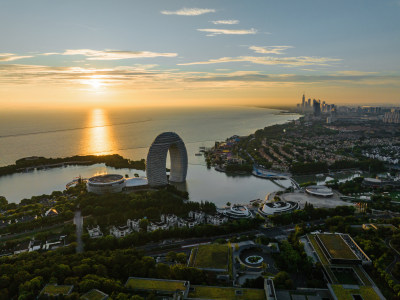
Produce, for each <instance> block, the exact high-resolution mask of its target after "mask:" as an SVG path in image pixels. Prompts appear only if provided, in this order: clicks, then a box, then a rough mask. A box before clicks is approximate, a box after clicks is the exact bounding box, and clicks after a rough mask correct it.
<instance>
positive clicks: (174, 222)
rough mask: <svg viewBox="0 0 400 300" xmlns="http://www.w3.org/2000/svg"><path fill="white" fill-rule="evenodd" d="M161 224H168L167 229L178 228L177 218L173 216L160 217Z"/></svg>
mask: <svg viewBox="0 0 400 300" xmlns="http://www.w3.org/2000/svg"><path fill="white" fill-rule="evenodd" d="M160 218H161V222H164V223H166V224H168V226H169V227H174V226H179V225H178V217H177V216H175V215H161V217H160Z"/></svg>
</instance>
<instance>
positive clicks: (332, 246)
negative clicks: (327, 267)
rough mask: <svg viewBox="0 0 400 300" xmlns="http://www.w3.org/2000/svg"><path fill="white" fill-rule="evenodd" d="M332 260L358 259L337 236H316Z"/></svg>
mask: <svg viewBox="0 0 400 300" xmlns="http://www.w3.org/2000/svg"><path fill="white" fill-rule="evenodd" d="M317 236H318V237H319V239H320V240H321V242H322V243H323V244H324V246H325V248H326V250H327V251H328V252H329V254H330V255H331V257H332V258H333V259H359V258H358V257H357V256H356V255H355V254H354V252H353V251H352V250H351V249H350V247H349V245H347V244H346V242H345V241H344V240H343V239H342V237H341V236H340V235H338V234H317Z"/></svg>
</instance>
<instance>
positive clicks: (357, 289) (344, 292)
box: [331, 284, 382, 300]
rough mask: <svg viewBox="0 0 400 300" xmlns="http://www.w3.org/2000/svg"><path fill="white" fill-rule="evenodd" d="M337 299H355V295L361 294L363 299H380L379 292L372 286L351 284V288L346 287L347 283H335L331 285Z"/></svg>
mask: <svg viewBox="0 0 400 300" xmlns="http://www.w3.org/2000/svg"><path fill="white" fill-rule="evenodd" d="M331 288H332V290H333V292H334V293H335V296H336V297H337V299H340V300H354V299H357V298H354V297H353V296H355V295H359V296H361V297H362V298H360V299H363V300H380V299H382V298H381V297H379V295H378V293H377V292H376V291H375V290H374V289H373V288H372V287H370V286H351V288H347V287H345V285H339V284H335V285H332V286H331Z"/></svg>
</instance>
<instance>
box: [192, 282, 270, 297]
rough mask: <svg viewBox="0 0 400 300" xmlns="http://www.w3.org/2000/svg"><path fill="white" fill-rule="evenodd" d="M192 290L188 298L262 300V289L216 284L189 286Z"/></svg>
mask: <svg viewBox="0 0 400 300" xmlns="http://www.w3.org/2000/svg"><path fill="white" fill-rule="evenodd" d="M191 287H192V288H194V291H192V292H189V298H197V299H216V300H225V299H226V300H239V299H241V300H244V299H246V300H250V299H251V300H264V299H265V291H264V290H263V289H243V288H233V287H218V286H201V285H195V286H191Z"/></svg>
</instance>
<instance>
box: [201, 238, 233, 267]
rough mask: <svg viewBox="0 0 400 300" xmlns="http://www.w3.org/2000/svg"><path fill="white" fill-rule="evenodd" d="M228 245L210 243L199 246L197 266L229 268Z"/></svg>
mask: <svg viewBox="0 0 400 300" xmlns="http://www.w3.org/2000/svg"><path fill="white" fill-rule="evenodd" d="M227 263H228V245H227V244H223V245H221V244H209V245H201V246H199V250H198V251H197V255H196V260H195V265H194V266H195V267H196V268H203V269H225V270H227V269H228V266H227Z"/></svg>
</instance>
